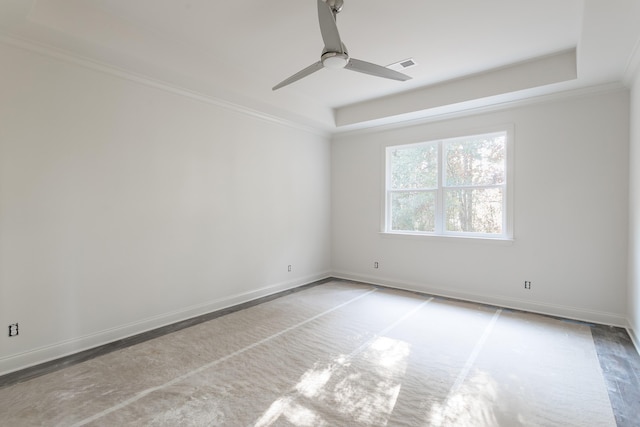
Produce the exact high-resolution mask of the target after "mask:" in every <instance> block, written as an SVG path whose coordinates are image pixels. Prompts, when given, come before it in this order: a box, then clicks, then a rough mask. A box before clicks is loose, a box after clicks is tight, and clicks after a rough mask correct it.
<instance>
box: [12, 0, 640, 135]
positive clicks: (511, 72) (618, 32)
mask: <svg viewBox="0 0 640 427" xmlns="http://www.w3.org/2000/svg"><path fill="white" fill-rule="evenodd" d="M337 21H338V28H339V30H340V34H341V37H342V40H343V42H344V43H345V44H346V45H347V46H348V48H349V53H350V54H351V56H353V57H355V58H358V59H362V60H365V61H369V62H374V63H377V64H380V65H389V64H391V63H395V62H398V61H401V60H404V59H407V58H413V59H414V60H415V62H416V63H417V64H418V65H417V66H415V67H412V68H409V69H407V70H404V71H403V72H405V73H406V74H408V75H410V76H411V77H412V79H411V80H409V81H407V82H398V81H393V80H386V79H381V78H377V77H372V76H369V75H365V74H360V73H355V72H352V71H349V70H330V69H323V70H320V71H318V72H317V73H314V74H313V75H311V76H308V77H306V78H304V79H302V80H300V81H298V82H296V83H293V84H292V85H290V86H287V87H284V88H282V89H280V90H278V91H275V92H274V91H272V90H271V88H272V87H273V86H274V85H275V84H276V83H278V82H280V81H282V80H284V79H285V78H286V77H289V76H290V75H292V74H294V73H295V72H297V71H299V70H301V69H303V68H305V67H306V66H308V65H311V64H312V63H314V62H316V61H318V60H319V58H320V54H321V51H322V48H323V43H322V38H321V35H320V30H319V26H318V17H317V6H316V0H277V1H269V0H235V1H225V2H222V1H217V0H215V1H212V0H31V1H28V0H0V40H3V41H5V42H8V43H13V44H17V45H19V46H22V47H28V48H32V49H37V50H39V51H44V52H45V53H49V54H53V55H57V56H64V57H66V58H69V57H71V58H75V59H77V60H79V61H81V62H84V63H85V64H101V65H100V66H104V67H108V68H109V69H113V70H118V72H121V71H126V72H127V73H129V74H130V75H133V76H137V77H140V78H144V79H148V80H151V81H154V82H158V83H161V84H164V85H168V86H171V87H174V88H179V89H180V90H183V91H188V92H190V93H193V94H195V95H197V96H201V97H207V98H210V99H214V100H216V101H217V102H223V103H227V104H229V105H235V106H240V107H242V108H246V109H249V110H252V111H255V112H259V113H260V114H264V115H268V116H269V117H273V118H277V119H279V120H285V121H289V122H295V123H297V124H299V125H303V126H309V127H312V128H314V129H320V130H323V131H328V132H340V131H343V130H349V129H353V128H358V127H363V126H372V125H376V124H379V123H388V122H391V121H397V120H406V119H413V118H420V117H428V116H430V115H435V114H442V113H443V112H451V111H459V110H463V109H468V108H476V107H478V106H485V105H491V104H495V103H502V102H506V101H513V100H517V99H523V98H527V97H532V96H540V95H546V94H550V93H554V92H559V91H568V90H574V89H581V88H585V87H593V86H594V85H603V84H609V83H612V82H621V83H624V82H625V78H626V77H627V76H629V75H630V73H631V71H633V70H634V69H635V68H636V67H637V63H638V62H639V61H640V60H639V59H638V56H640V53H639V52H637V51H638V50H639V49H640V48H638V42H639V40H640V0H606V1H604V0H535V1H534V0H528V1H527V0H483V1H478V0H438V1H436V0H394V1H383V0H345V5H344V9H343V11H342V12H341V13H340V14H339V15H338V20H337Z"/></svg>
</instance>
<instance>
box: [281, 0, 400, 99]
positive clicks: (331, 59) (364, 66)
mask: <svg viewBox="0 0 640 427" xmlns="http://www.w3.org/2000/svg"><path fill="white" fill-rule="evenodd" d="M343 6H344V0H318V21H320V32H321V33H322V39H323V41H324V49H323V51H322V55H321V56H320V61H318V62H316V63H314V64H312V65H310V66H308V67H307V68H305V69H304V70H302V71H299V72H297V73H296V74H294V75H293V76H291V77H289V78H288V79H286V80H284V81H282V82H280V83H278V84H277V85H275V86H274V87H273V90H277V89H280V88H281V87H284V86H287V85H289V84H291V83H293V82H296V81H298V80H300V79H301V78H303V77H306V76H308V75H309V74H312V73H315V72H316V71H318V70H320V69H321V68H324V67H327V68H346V69H348V70H353V71H357V72H359V73H365V74H369V75H372V76H376V77H384V78H386V79H393V80H400V81H405V80H409V79H410V78H411V77H410V76H407V75H406V74H402V73H400V72H398V71H395V70H391V69H389V68H386V67H383V66H381V65H376V64H372V63H370V62H365V61H361V60H359V59H355V58H351V57H350V56H349V53H348V52H347V47H346V46H345V45H344V43H342V40H341V39H340V33H339V32H338V26H337V25H336V15H337V14H338V13H340V11H341V10H342V7H343Z"/></svg>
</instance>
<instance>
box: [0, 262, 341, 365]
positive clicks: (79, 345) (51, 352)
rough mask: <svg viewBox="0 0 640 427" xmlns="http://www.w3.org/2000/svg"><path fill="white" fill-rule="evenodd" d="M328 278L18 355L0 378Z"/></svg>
mask: <svg viewBox="0 0 640 427" xmlns="http://www.w3.org/2000/svg"><path fill="white" fill-rule="evenodd" d="M327 277H330V272H322V273H318V274H314V275H311V276H307V277H301V278H297V279H295V280H292V281H287V282H282V283H276V284H272V285H269V286H265V287H263V288H260V289H256V290H253V291H250V292H244V293H240V294H236V295H230V296H227V297H224V298H220V299H217V300H213V301H208V302H206V303H203V304H197V305H193V306H190V307H185V308H182V309H179V310H176V311H173V312H170V313H165V314H161V315H158V316H154V317H150V318H146V319H142V320H140V321H137V322H132V323H129V324H126V325H121V326H117V327H114V328H111V329H107V330H103V331H100V332H96V333H94V334H90V335H85V336H82V337H78V338H74V339H70V340H67V341H62V342H58V343H55V344H52V345H48V346H43V347H40V348H36V349H33V350H30V351H26V352H23V353H19V354H13V355H10V356H6V357H3V358H0V376H2V375H6V374H9V373H11V372H15V371H19V370H21V369H25V368H28V367H31V366H35V365H39V364H41V363H45V362H49V361H51V360H55V359H59V358H61V357H65V356H69V355H72V354H75V353H79V352H81V351H84V350H89V349H91V348H95V347H98V346H101V345H105V344H108V343H111V342H114V341H117V340H120V339H123V338H127V337H131V336H134V335H137V334H140V333H143V332H148V331H151V330H154V329H157V328H161V327H163V326H167V325H171V324H173V323H177V322H180V321H183V320H187V319H191V318H193V317H197V316H200V315H203V314H208V313H212V312H215V311H219V310H223V309H225V308H229V307H233V306H235V305H238V304H242V303H245V302H249V301H253V300H255V299H258V298H262V297H266V296H269V295H273V294H275V293H278V292H282V291H286V290H289V289H293V288H297V287H299V286H303V285H306V284H309V283H313V282H315V281H318V280H322V279H326V278H327Z"/></svg>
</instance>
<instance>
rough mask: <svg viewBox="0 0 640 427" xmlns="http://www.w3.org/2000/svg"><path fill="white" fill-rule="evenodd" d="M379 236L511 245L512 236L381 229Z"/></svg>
mask: <svg viewBox="0 0 640 427" xmlns="http://www.w3.org/2000/svg"><path fill="white" fill-rule="evenodd" d="M379 234H380V237H382V238H385V239H405V240H424V241H431V242H451V243H479V244H490V245H499V246H511V245H513V242H514V239H513V238H506V237H475V236H447V235H442V234H438V235H434V234H417V233H398V232H393V233H390V232H386V231H381V232H380V233H379Z"/></svg>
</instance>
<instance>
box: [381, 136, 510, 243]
mask: <svg viewBox="0 0 640 427" xmlns="http://www.w3.org/2000/svg"><path fill="white" fill-rule="evenodd" d="M499 132H505V133H506V145H505V149H506V162H505V163H506V177H505V179H506V182H505V185H504V188H505V192H504V196H505V200H504V202H503V209H504V217H503V233H502V234H499V235H496V234H486V233H468V232H454V231H445V230H441V229H438V228H437V227H436V230H435V231H434V232H422V231H397V230H392V229H391V218H390V217H387V212H389V210H390V207H389V203H391V201H390V200H389V198H388V194H389V191H388V189H387V185H388V180H389V175H388V171H389V168H390V164H389V163H390V159H389V158H388V156H387V152H388V149H389V148H398V147H407V146H412V145H418V144H429V143H438V144H439V145H440V146H441V148H439V149H438V167H439V169H440V170H439V171H438V179H439V187H442V188H444V187H443V186H442V183H443V179H444V173H445V170H444V166H443V163H442V162H443V158H442V156H443V155H444V153H443V152H444V149H442V146H443V144H442V141H445V140H453V139H459V138H460V139H463V138H468V137H472V136H476V135H484V134H491V133H499ZM514 133H515V132H514V125H513V124H502V125H494V126H486V127H480V128H467V129H466V130H456V129H451V130H450V131H449V132H441V133H438V134H433V135H426V137H425V138H421V139H420V140H416V141H411V142H401V143H395V142H390V143H386V144H382V146H381V149H382V150H381V151H382V185H381V187H382V192H381V197H382V198H381V201H382V203H381V204H380V205H381V219H380V230H381V231H380V234H381V235H384V236H406V237H410V238H414V237H415V238H428V239H434V238H438V239H442V238H445V239H450V238H453V239H464V240H467V241H468V240H475V241H495V240H500V241H513V236H514V167H513V165H514V145H515V144H514ZM487 187H488V186H487ZM436 195H437V197H438V200H437V203H436V215H440V217H441V218H442V217H443V210H444V200H443V199H444V191H437V193H436ZM441 224H442V225H444V223H442V222H441Z"/></svg>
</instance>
